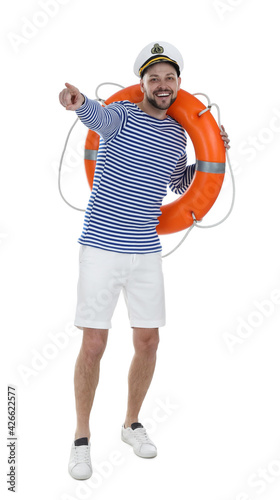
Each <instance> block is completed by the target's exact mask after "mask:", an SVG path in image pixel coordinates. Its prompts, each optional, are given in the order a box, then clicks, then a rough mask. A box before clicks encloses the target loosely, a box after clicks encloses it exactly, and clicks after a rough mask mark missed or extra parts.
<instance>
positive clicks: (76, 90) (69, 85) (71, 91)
mask: <svg viewBox="0 0 280 500" xmlns="http://www.w3.org/2000/svg"><path fill="white" fill-rule="evenodd" d="M65 87H67V88H68V90H69V92H70V94H72V95H76V94H77V93H78V92H79V89H77V87H74V85H71V84H70V83H65Z"/></svg>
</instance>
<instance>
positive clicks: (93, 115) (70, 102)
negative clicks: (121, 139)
mask: <svg viewBox="0 0 280 500" xmlns="http://www.w3.org/2000/svg"><path fill="white" fill-rule="evenodd" d="M65 85H66V87H67V88H66V89H64V90H63V91H62V92H60V94H59V100H60V103H61V104H62V106H64V107H65V108H66V110H67V111H68V110H71V111H76V114H77V116H78V117H79V118H80V120H81V122H82V123H83V124H84V125H85V126H86V127H88V128H89V129H90V130H94V131H96V132H98V133H99V134H100V135H101V136H102V137H103V139H104V140H105V141H106V140H110V139H112V138H113V137H114V136H115V135H116V133H117V132H118V130H119V129H120V128H121V126H122V125H123V124H124V122H125V121H126V113H125V110H124V109H123V107H122V106H120V105H117V104H116V105H111V106H109V107H108V108H104V107H102V106H101V105H100V104H99V103H98V102H97V101H96V100H91V99H88V97H87V96H85V95H83V94H82V93H81V92H80V91H79V90H78V89H77V88H76V87H74V86H73V85H70V84H68V83H66V84H65Z"/></svg>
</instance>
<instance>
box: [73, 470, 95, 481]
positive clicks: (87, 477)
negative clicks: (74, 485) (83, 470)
mask: <svg viewBox="0 0 280 500" xmlns="http://www.w3.org/2000/svg"><path fill="white" fill-rule="evenodd" d="M68 472H69V474H70V476H71V477H72V478H73V479H76V480H77V481H86V480H87V479H89V478H90V477H91V476H92V472H91V473H90V475H87V476H86V477H76V476H74V474H72V473H71V472H70V470H69V469H68Z"/></svg>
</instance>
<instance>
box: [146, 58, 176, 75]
mask: <svg viewBox="0 0 280 500" xmlns="http://www.w3.org/2000/svg"><path fill="white" fill-rule="evenodd" d="M161 62H163V63H164V62H166V63H167V64H171V66H173V68H175V69H176V73H177V76H178V77H179V76H180V69H179V66H177V64H175V63H173V62H171V61H164V60H162V61H158V63H161ZM151 66H152V65H151V64H150V66H147V68H145V69H144V70H143V71H142V73H141V75H140V78H143V76H144V75H145V73H146V71H147V69H149V68H150V67H151Z"/></svg>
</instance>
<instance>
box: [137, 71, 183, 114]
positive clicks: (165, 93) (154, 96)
mask: <svg viewBox="0 0 280 500" xmlns="http://www.w3.org/2000/svg"><path fill="white" fill-rule="evenodd" d="M180 84H181V78H180V77H178V76H177V71H176V69H175V68H174V66H172V64H169V63H165V62H162V63H156V64H152V65H151V66H150V67H148V68H147V69H146V71H145V73H144V76H143V78H141V80H140V87H141V90H142V92H143V94H144V100H143V104H144V105H145V106H152V107H153V108H156V109H157V110H161V111H166V110H167V109H168V108H169V107H170V106H171V104H173V102H174V101H175V100H176V97H177V93H178V90H179V89H180Z"/></svg>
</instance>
